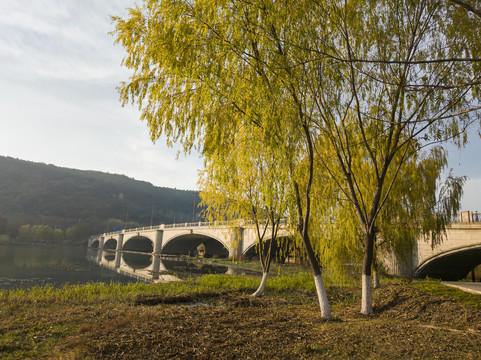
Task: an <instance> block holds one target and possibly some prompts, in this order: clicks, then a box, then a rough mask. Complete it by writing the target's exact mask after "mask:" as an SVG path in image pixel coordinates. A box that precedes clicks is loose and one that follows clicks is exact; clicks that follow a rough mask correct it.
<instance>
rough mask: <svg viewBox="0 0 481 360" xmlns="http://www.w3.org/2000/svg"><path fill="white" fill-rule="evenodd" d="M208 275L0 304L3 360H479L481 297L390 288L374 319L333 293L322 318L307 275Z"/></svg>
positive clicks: (333, 289)
mask: <svg viewBox="0 0 481 360" xmlns="http://www.w3.org/2000/svg"><path fill="white" fill-rule="evenodd" d="M258 281H259V278H258V277H250V276H226V275H208V276H204V277H201V278H198V279H196V280H189V281H184V282H176V283H171V284H163V285H150V284H140V283H138V284H132V285H126V286H121V285H115V284H112V285H102V284H88V285H83V286H69V287H65V288H62V289H54V288H52V287H43V288H33V289H30V290H17V291H1V292H0V305H1V307H0V324H1V325H0V358H1V359H28V358H30V359H146V358H153V359H168V358H172V359H174V358H177V359H245V358H252V359H319V358H321V359H322V358H325V359H336V358H337V359H346V358H359V359H364V358H371V359H384V358H390V359H395V358H403V359H410V358H433V359H435V358H442V359H457V358H464V359H475V358H479V357H481V315H479V309H480V308H479V307H478V306H477V305H479V303H480V301H481V296H478V297H477V296H476V295H471V294H467V295H469V296H465V294H464V293H462V292H460V291H459V290H456V289H451V288H446V287H444V286H442V285H441V284H440V283H439V282H428V283H426V282H405V281H397V280H389V281H385V282H383V283H382V286H381V288H380V289H378V290H376V292H375V296H374V301H375V314H374V315H373V316H370V317H365V316H361V315H360V314H359V311H358V310H359V307H360V305H359V301H360V300H359V299H360V291H359V289H358V288H357V287H353V286H351V285H344V286H337V285H336V284H333V283H332V282H330V281H326V283H327V284H328V294H329V297H330V301H331V306H332V308H333V314H334V317H335V318H334V320H332V321H327V322H326V321H323V320H322V319H321V318H320V314H319V307H318V304H317V298H316V296H315V292H314V283H313V281H312V277H311V275H310V274H309V273H307V272H303V271H300V272H299V271H298V272H297V273H294V274H292V273H291V274H289V275H282V274H281V275H280V276H273V277H272V278H271V279H270V281H268V288H267V293H266V295H265V296H264V297H262V298H260V299H254V298H252V297H250V296H249V294H251V293H252V292H253V291H254V290H255V288H256V287H257V284H258Z"/></svg>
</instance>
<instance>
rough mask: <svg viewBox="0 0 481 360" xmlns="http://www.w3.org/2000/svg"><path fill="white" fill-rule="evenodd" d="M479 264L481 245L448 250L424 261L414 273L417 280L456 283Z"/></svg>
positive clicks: (480, 261)
mask: <svg viewBox="0 0 481 360" xmlns="http://www.w3.org/2000/svg"><path fill="white" fill-rule="evenodd" d="M479 264H481V244H477V245H471V246H464V247H459V248H455V249H450V250H448V251H444V252H441V253H438V254H436V255H435V256H432V257H430V258H428V259H426V260H424V261H423V262H422V263H421V264H419V266H418V267H417V268H416V270H415V271H414V276H415V277H418V278H425V277H426V276H429V277H431V278H436V279H441V280H447V281H458V280H462V279H464V278H466V276H467V275H468V274H469V272H470V271H472V270H473V269H474V268H475V267H476V266H477V265H479Z"/></svg>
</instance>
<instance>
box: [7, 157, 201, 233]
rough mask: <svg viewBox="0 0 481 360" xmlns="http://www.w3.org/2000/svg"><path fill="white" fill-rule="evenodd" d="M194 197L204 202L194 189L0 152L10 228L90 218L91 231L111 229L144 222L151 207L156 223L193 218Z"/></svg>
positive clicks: (63, 225)
mask: <svg viewBox="0 0 481 360" xmlns="http://www.w3.org/2000/svg"><path fill="white" fill-rule="evenodd" d="M194 199H195V200H194ZM194 201H195V204H198V203H199V199H198V194H197V192H194V191H183V190H176V189H169V188H161V187H155V186H153V185H152V184H150V183H147V182H144V181H137V180H134V179H131V178H128V177H127V176H123V175H112V174H107V173H102V172H97V171H82V170H74V169H67V168H61V167H57V166H54V165H46V164H42V163H34V162H29V161H23V160H18V159H13V158H10V157H3V156H0V212H1V213H2V214H3V216H4V217H6V218H7V220H8V223H9V227H10V230H11V232H12V230H14V231H15V229H18V228H19V227H20V226H21V225H24V224H32V225H40V224H42V225H49V226H51V227H57V228H62V229H64V230H65V229H67V228H68V227H69V226H72V225H73V224H75V223H78V222H87V223H89V224H90V226H91V229H92V232H101V231H104V230H106V229H107V228H109V230H112V229H113V227H118V226H119V225H120V224H122V225H125V224H124V222H125V220H127V221H128V223H127V225H131V226H132V225H136V223H137V224H139V225H141V226H145V225H150V222H151V217H152V208H153V209H154V210H153V219H152V222H153V224H161V223H171V222H174V221H176V222H183V221H191V220H192V217H193V209H194V207H193V206H194ZM197 211H198V210H197V208H196V213H197ZM196 216H198V214H196ZM197 219H198V218H196V220H197ZM129 223H130V224H129Z"/></svg>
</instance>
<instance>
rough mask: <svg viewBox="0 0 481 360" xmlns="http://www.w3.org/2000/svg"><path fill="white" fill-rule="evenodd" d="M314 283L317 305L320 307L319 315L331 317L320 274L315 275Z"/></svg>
mask: <svg viewBox="0 0 481 360" xmlns="http://www.w3.org/2000/svg"><path fill="white" fill-rule="evenodd" d="M314 283H315V284H316V290H317V298H318V299H319V305H320V307H321V317H323V318H325V319H330V318H331V317H332V314H331V308H330V307H329V300H328V299H327V292H326V288H325V287H324V282H323V281H322V275H315V276H314Z"/></svg>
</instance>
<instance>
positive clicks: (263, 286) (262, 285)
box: [251, 272, 267, 297]
mask: <svg viewBox="0 0 481 360" xmlns="http://www.w3.org/2000/svg"><path fill="white" fill-rule="evenodd" d="M266 283H267V272H264V273H262V280H261V283H260V285H259V287H258V288H257V290H256V292H255V293H253V294H252V295H251V296H253V297H259V296H261V295H262V294H264V290H265V289H266Z"/></svg>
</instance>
